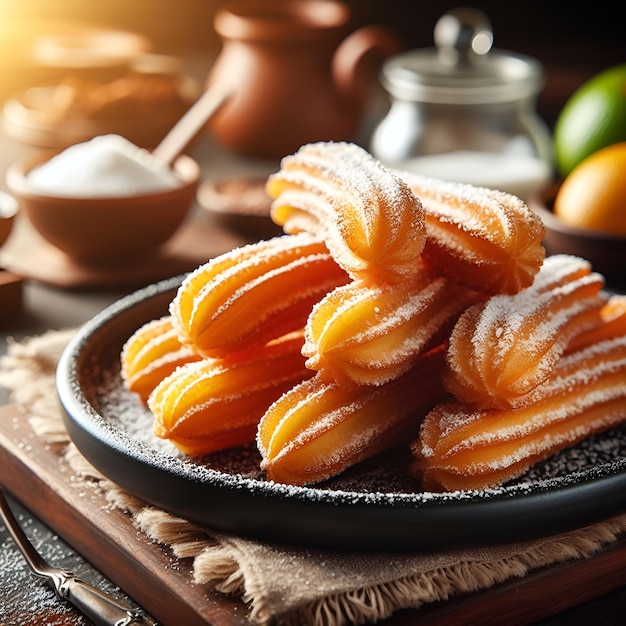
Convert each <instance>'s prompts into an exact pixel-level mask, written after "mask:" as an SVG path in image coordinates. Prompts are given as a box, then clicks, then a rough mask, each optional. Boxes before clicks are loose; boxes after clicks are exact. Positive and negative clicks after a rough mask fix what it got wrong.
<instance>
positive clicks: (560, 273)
mask: <svg viewBox="0 0 626 626" xmlns="http://www.w3.org/2000/svg"><path fill="white" fill-rule="evenodd" d="M603 285H604V280H603V278H602V276H600V275H599V274H597V273H594V272H592V271H591V266H590V264H589V263H588V262H587V261H585V260H584V259H581V258H578V257H573V256H568V255H556V256H551V257H548V258H547V259H546V260H545V262H544V264H543V266H542V268H541V270H540V271H539V273H538V274H537V275H536V277H535V281H534V282H533V284H532V285H531V286H530V287H528V288H526V289H524V290H523V291H520V292H518V293H517V294H514V295H499V296H492V297H491V298H489V299H488V300H486V301H484V302H481V303H479V304H476V305H474V306H472V307H470V308H468V309H467V310H466V311H465V312H464V313H463V314H462V315H461V316H460V318H459V320H458V321H457V323H456V325H455V327H454V329H453V331H452V333H451V335H450V341H449V347H448V355H447V363H448V371H447V373H446V386H447V388H448V390H449V391H451V392H452V393H453V394H454V395H455V396H456V397H457V398H459V399H460V400H463V401H464V402H471V403H475V404H476V405H477V406H480V407H500V408H506V407H508V406H512V407H515V406H519V405H520V404H523V403H524V402H526V398H525V395H526V394H528V392H529V391H531V390H532V389H533V388H534V387H536V386H537V385H538V384H540V383H541V382H542V381H543V380H544V379H545V378H547V377H548V376H549V374H550V372H551V371H552V369H553V368H554V366H555V364H556V362H557V361H558V359H559V358H560V357H561V355H562V354H563V352H564V350H565V349H566V348H567V345H568V343H569V342H570V340H571V339H572V338H573V337H575V336H576V335H577V334H579V333H581V332H583V331H585V330H588V329H592V328H595V327H597V326H598V325H599V324H600V323H601V318H600V310H601V308H602V307H603V305H604V304H605V303H606V300H607V296H606V295H604V294H603V293H602V292H601V289H602V287H603Z"/></svg>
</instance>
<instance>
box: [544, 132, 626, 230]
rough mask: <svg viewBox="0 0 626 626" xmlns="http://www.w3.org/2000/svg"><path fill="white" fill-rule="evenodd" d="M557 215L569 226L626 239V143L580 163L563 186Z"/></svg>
mask: <svg viewBox="0 0 626 626" xmlns="http://www.w3.org/2000/svg"><path fill="white" fill-rule="evenodd" d="M554 213H555V215H557V216H558V217H559V218H560V219H561V220H562V221H563V222H565V223H566V224H569V225H570V226H576V227H578V228H589V229H592V230H599V231H604V232H608V233H613V234H616V235H625V236H626V141H623V142H620V143H616V144H613V145H611V146H608V147H607V148H603V149H602V150H598V152H594V153H593V154H592V155H591V156H588V157H587V158H586V159H584V160H583V161H582V162H581V163H579V164H578V165H577V166H576V167H575V168H574V169H573V170H572V172H571V174H570V175H569V176H568V177H567V178H566V179H565V181H564V182H563V184H562V185H561V187H560V189H559V191H558V193H557V195H556V198H555V200H554Z"/></svg>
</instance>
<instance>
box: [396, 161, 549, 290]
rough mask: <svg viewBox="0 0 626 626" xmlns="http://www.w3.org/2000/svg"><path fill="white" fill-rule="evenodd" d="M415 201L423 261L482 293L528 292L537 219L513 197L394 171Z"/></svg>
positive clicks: (536, 259) (537, 252)
mask: <svg viewBox="0 0 626 626" xmlns="http://www.w3.org/2000/svg"><path fill="white" fill-rule="evenodd" d="M399 175H400V176H401V177H402V178H403V179H404V180H405V181H406V182H407V184H408V185H409V187H410V188H411V190H412V191H413V192H414V193H415V195H416V196H417V197H418V198H419V199H420V200H421V203H422V206H423V207H424V216H425V222H426V242H425V246H424V252H423V255H424V258H425V259H426V260H427V261H428V262H429V263H431V264H432V265H433V267H435V268H436V269H437V270H438V271H440V272H441V273H443V274H445V275H446V276H448V277H449V278H451V279H452V280H457V281H459V282H462V283H463V284H466V285H467V286H469V287H471V288H472V289H476V290H479V291H483V292H485V293H488V294H497V293H509V294H510V293H516V292H517V291H520V290H521V289H523V288H525V287H528V286H529V285H530V284H531V283H532V281H533V277H534V276H535V274H536V273H537V272H538V271H539V268H540V267H541V264H542V262H543V259H544V256H545V251H544V248H543V246H542V244H541V242H542V239H543V236H544V233H545V228H544V226H543V223H542V221H541V219H540V218H539V217H538V216H537V215H536V214H535V213H534V212H533V211H531V210H530V209H529V208H528V206H527V205H526V204H525V203H524V202H522V200H520V199H519V198H517V197H515V196H513V195H510V194H507V193H504V192H501V191H494V190H491V189H483V188H480V187H474V186H471V185H466V184H460V183H451V182H447V181H441V180H437V179H434V178H428V177H425V176H421V175H418V174H413V173H409V172H399Z"/></svg>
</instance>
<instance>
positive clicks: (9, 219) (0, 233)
mask: <svg viewBox="0 0 626 626" xmlns="http://www.w3.org/2000/svg"><path fill="white" fill-rule="evenodd" d="M17 211H18V204H17V202H16V200H15V198H13V196H10V195H9V194H8V193H5V192H4V191H0V246H1V245H2V244H3V243H4V242H5V241H6V240H7V239H8V238H9V235H10V234H11V230H12V229H13V222H14V221H15V216H16V214H17Z"/></svg>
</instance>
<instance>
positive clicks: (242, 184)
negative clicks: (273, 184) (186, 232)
mask: <svg viewBox="0 0 626 626" xmlns="http://www.w3.org/2000/svg"><path fill="white" fill-rule="evenodd" d="M266 181H267V176H252V177H233V178H224V179H221V180H217V181H209V180H207V181H205V182H204V183H202V184H201V185H200V188H199V189H198V203H199V204H200V206H201V207H202V208H203V209H205V211H206V212H207V214H208V215H210V216H211V218H212V219H215V220H217V222H218V223H219V224H220V225H222V226H223V227H224V228H226V229H228V230H232V231H234V232H238V233H240V234H242V235H244V236H246V237H249V238H251V239H266V238H269V237H276V236H278V235H282V234H283V229H282V228H281V227H280V226H278V225H277V224H275V223H274V222H273V221H272V219H271V217H270V208H271V203H272V200H271V198H270V197H269V196H268V195H267V192H266V191H265V183H266Z"/></svg>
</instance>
